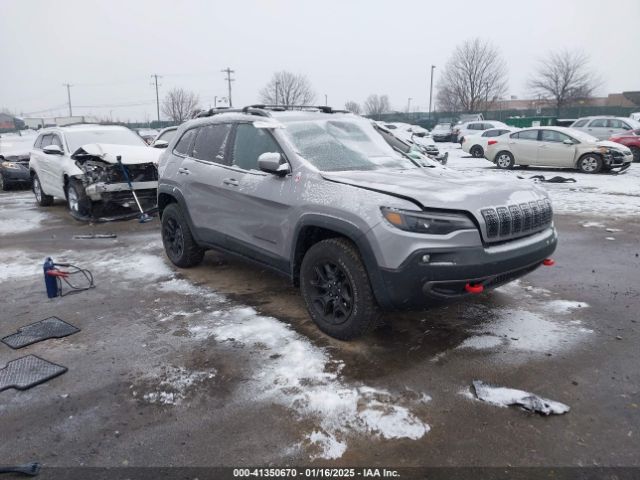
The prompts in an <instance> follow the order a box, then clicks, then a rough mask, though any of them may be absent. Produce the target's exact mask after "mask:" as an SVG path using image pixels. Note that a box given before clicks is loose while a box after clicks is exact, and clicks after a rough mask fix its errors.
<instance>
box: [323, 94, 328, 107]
mask: <svg viewBox="0 0 640 480" xmlns="http://www.w3.org/2000/svg"><path fill="white" fill-rule="evenodd" d="M324 106H325V107H328V106H329V102H328V101H327V94H326V93H325V94H324Z"/></svg>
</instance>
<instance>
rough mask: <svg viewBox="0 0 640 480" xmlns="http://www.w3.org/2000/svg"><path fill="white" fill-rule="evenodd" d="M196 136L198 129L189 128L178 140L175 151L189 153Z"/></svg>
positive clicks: (183, 153)
mask: <svg viewBox="0 0 640 480" xmlns="http://www.w3.org/2000/svg"><path fill="white" fill-rule="evenodd" d="M194 138H196V129H195V128H192V129H191V130H187V131H186V132H184V133H183V134H182V138H181V139H180V140H179V141H178V144H177V145H176V147H175V148H174V149H173V151H174V152H175V153H179V154H181V155H189V153H190V151H191V144H192V143H193V139H194Z"/></svg>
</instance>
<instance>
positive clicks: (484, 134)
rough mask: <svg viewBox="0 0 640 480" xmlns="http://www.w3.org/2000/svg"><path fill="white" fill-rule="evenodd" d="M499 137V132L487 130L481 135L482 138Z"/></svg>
mask: <svg viewBox="0 0 640 480" xmlns="http://www.w3.org/2000/svg"><path fill="white" fill-rule="evenodd" d="M498 135H501V133H500V130H487V131H486V132H484V133H483V134H482V136H483V137H497V136H498Z"/></svg>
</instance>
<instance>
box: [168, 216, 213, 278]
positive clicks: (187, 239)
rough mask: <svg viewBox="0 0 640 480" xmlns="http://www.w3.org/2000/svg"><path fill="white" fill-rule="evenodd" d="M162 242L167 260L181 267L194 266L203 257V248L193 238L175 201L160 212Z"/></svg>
mask: <svg viewBox="0 0 640 480" xmlns="http://www.w3.org/2000/svg"><path fill="white" fill-rule="evenodd" d="M162 244H163V245H164V250H165V252H166V253H167V257H169V260H171V262H172V263H173V264H174V265H176V266H178V267H181V268H190V267H195V266H196V265H199V264H200V263H201V262H202V258H203V257H204V249H203V248H202V247H200V246H199V245H198V244H197V243H196V241H195V240H194V238H193V235H192V234H191V229H190V228H189V225H188V223H187V221H186V219H185V217H184V214H183V213H182V209H181V208H180V206H179V205H178V204H177V203H172V204H170V205H168V206H167V208H165V209H164V211H163V212H162Z"/></svg>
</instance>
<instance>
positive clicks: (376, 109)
mask: <svg viewBox="0 0 640 480" xmlns="http://www.w3.org/2000/svg"><path fill="white" fill-rule="evenodd" d="M389 110H391V107H390V105H389V97H388V96H387V95H377V94H375V93H372V94H371V95H369V96H368V97H367V99H366V100H365V101H364V111H365V113H366V114H367V115H369V116H370V117H373V118H375V119H379V118H380V115H381V114H383V113H385V112H388V111H389Z"/></svg>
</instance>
